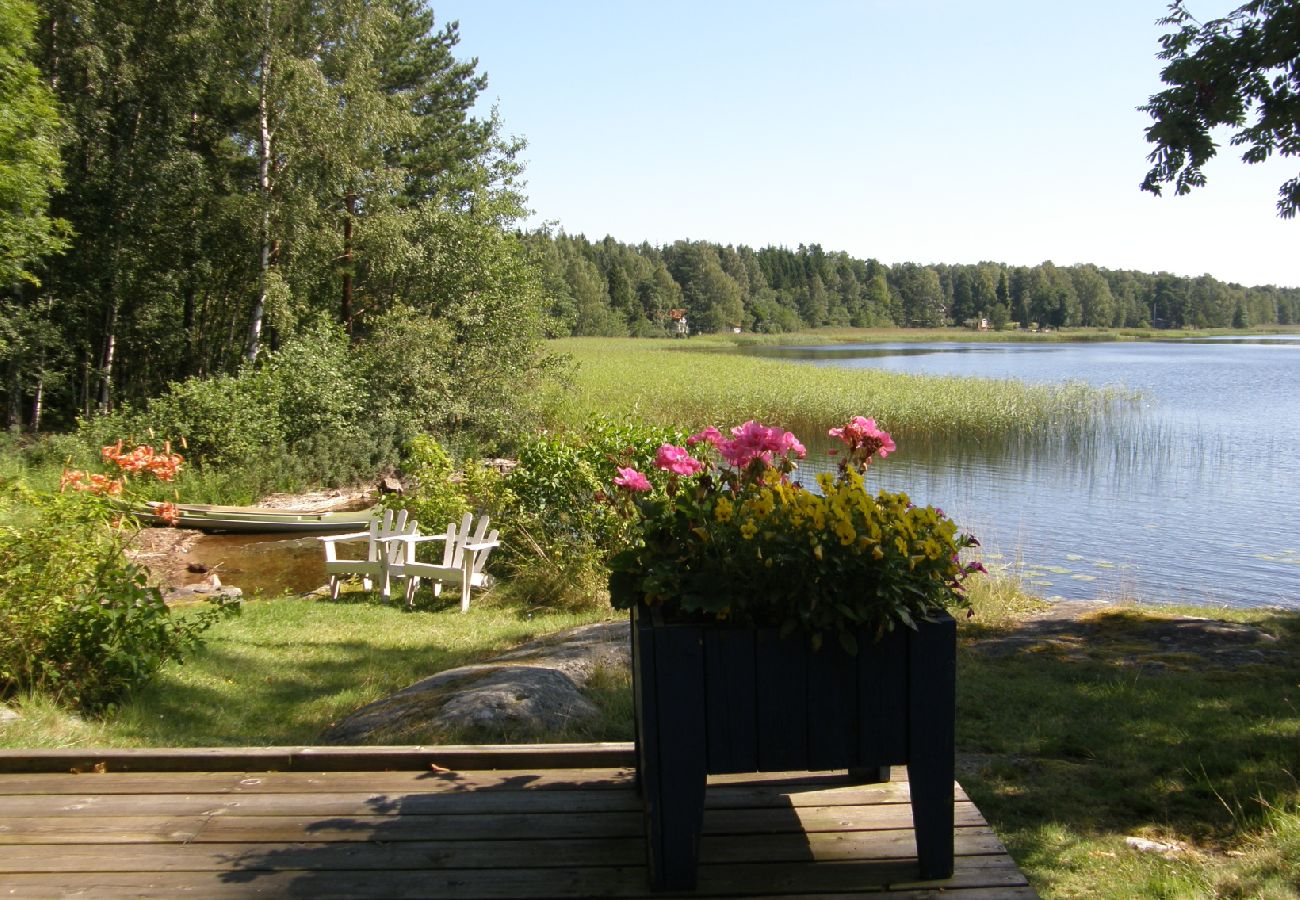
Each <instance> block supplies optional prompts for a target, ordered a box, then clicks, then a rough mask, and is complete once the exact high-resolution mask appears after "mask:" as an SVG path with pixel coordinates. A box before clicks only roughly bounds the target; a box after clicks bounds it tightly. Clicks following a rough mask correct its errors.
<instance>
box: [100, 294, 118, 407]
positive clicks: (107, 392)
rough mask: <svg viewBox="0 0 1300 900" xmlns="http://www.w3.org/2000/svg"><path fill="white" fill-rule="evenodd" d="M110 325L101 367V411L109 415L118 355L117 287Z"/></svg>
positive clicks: (105, 335) (107, 330)
mask: <svg viewBox="0 0 1300 900" xmlns="http://www.w3.org/2000/svg"><path fill="white" fill-rule="evenodd" d="M110 290H111V292H112V297H111V298H110V299H109V306H108V324H107V326H106V327H105V328H104V353H103V355H102V356H101V357H100V366H99V411H100V412H101V413H107V412H108V411H109V409H110V408H111V405H112V401H113V358H114V356H116V354H117V313H118V302H117V286H116V284H114V285H113V286H112V287H111V288H110Z"/></svg>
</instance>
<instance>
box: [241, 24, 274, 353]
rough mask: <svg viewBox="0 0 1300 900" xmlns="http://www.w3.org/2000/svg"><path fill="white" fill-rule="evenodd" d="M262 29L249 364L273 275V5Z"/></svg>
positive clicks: (256, 349) (259, 339)
mask: <svg viewBox="0 0 1300 900" xmlns="http://www.w3.org/2000/svg"><path fill="white" fill-rule="evenodd" d="M262 27H263V28H264V29H265V32H264V40H265V43H264V44H263V45H262V58H261V61H260V62H261V69H262V71H261V78H260V79H259V82H258V89H257V124H258V140H257V143H258V148H257V149H258V159H257V185H258V191H259V193H260V196H261V201H262V223H261V238H262V255H261V260H260V262H259V264H258V270H257V271H258V279H257V301H256V302H255V303H254V304H253V320H252V322H251V323H249V326H248V346H247V348H246V350H245V352H244V355H245V356H246V357H247V359H248V361H249V362H250V363H251V362H256V361H257V351H258V348H259V347H260V346H261V340H262V317H263V316H264V315H265V314H266V292H267V281H268V277H269V275H270V273H271V127H270V112H269V109H268V106H269V97H268V88H269V84H268V83H269V81H270V78H271V4H270V2H269V0H264V2H263V4H262Z"/></svg>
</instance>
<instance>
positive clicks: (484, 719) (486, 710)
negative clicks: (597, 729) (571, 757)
mask: <svg viewBox="0 0 1300 900" xmlns="http://www.w3.org/2000/svg"><path fill="white" fill-rule="evenodd" d="M596 712H597V710H596V707H595V705H594V704H593V703H592V702H591V701H590V700H588V699H587V698H586V697H584V696H583V695H582V691H581V690H580V689H579V688H578V686H577V685H576V684H574V682H573V679H571V678H570V677H569V676H567V675H565V674H564V673H563V672H559V671H556V670H555V669H543V668H538V667H536V666H505V667H503V668H500V669H497V670H495V671H494V672H492V673H491V674H489V675H487V676H486V677H484V678H482V679H480V680H478V681H476V682H474V683H473V684H472V685H471V686H469V687H467V688H466V689H464V690H462V691H460V692H459V693H456V694H454V695H452V696H451V698H450V699H448V700H447V702H446V703H444V704H443V706H442V709H441V710H439V711H438V713H437V715H435V716H434V717H433V719H432V724H433V725H434V726H435V727H437V728H439V729H449V728H493V729H500V728H502V727H503V726H523V727H524V728H526V729H528V730H530V731H531V730H540V731H551V732H554V731H559V730H560V729H561V728H564V727H565V726H566V725H569V724H571V723H572V722H573V721H574V720H575V719H587V718H591V717H592V716H594V715H596Z"/></svg>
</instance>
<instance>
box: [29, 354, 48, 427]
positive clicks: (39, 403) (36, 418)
mask: <svg viewBox="0 0 1300 900" xmlns="http://www.w3.org/2000/svg"><path fill="white" fill-rule="evenodd" d="M44 370H45V366H44V365H43V364H42V366H41V371H40V373H39V374H37V376H36V388H35V391H34V393H33V396H32V431H33V432H39V431H40V430H41V412H42V408H43V404H44V401H45V371H44Z"/></svg>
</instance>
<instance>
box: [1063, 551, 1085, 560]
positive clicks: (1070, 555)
mask: <svg viewBox="0 0 1300 900" xmlns="http://www.w3.org/2000/svg"><path fill="white" fill-rule="evenodd" d="M1065 558H1066V559H1068V560H1069V561H1070V562H1078V561H1079V560H1081V559H1083V557H1082V556H1080V555H1079V554H1077V553H1067V554H1065Z"/></svg>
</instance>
